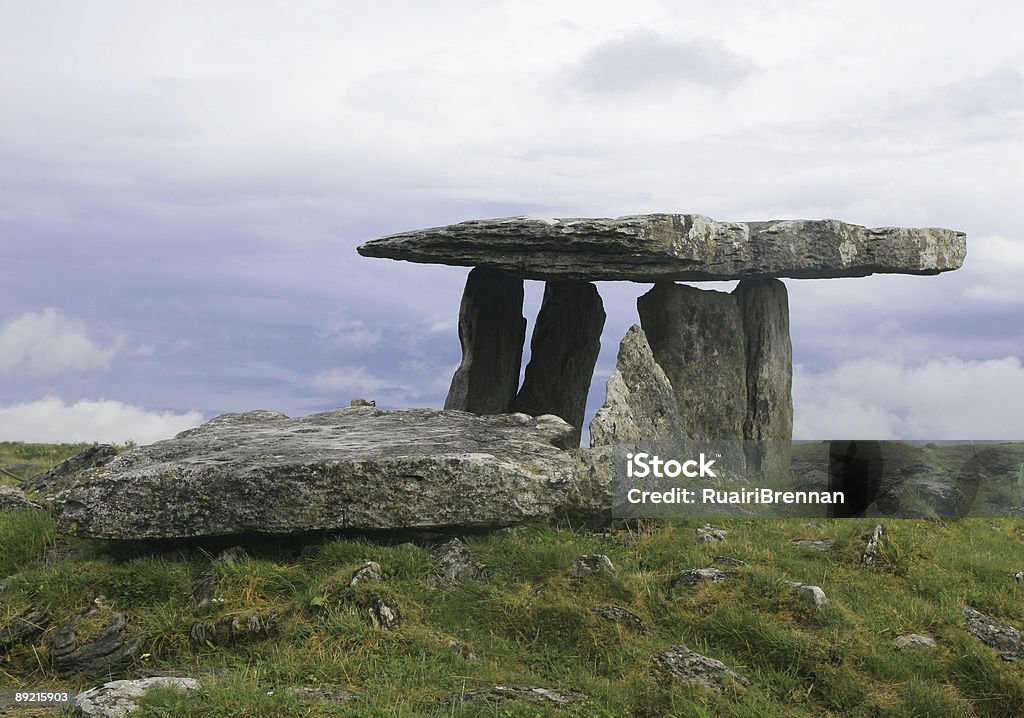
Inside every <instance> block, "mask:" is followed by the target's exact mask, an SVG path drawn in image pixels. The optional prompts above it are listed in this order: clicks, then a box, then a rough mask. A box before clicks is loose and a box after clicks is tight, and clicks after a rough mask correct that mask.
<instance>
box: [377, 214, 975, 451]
mask: <svg viewBox="0 0 1024 718" xmlns="http://www.w3.org/2000/svg"><path fill="white" fill-rule="evenodd" d="M358 251H359V253H360V254H361V255H363V256H365V257H384V258H388V259H400V260H406V261H410V262H423V263H438V264H449V265H456V266H464V267H472V268H473V269H472V270H471V271H470V273H469V277H468V279H467V281H466V288H465V291H464V293H463V296H462V306H461V309H460V312H459V338H460V341H461V343H462V364H461V365H460V366H459V368H458V370H457V371H456V372H455V376H454V378H453V379H452V383H451V389H450V390H449V393H448V398H447V401H446V402H445V408H447V409H460V410H463V411H470V412H473V413H477V414H500V413H505V412H510V411H511V412H524V413H527V414H532V415H539V414H554V415H556V416H560V417H562V418H563V419H565V420H566V421H567V422H568V423H569V424H571V425H572V426H573V427H575V428H576V430H577V434H576V436H577V439H578V437H579V435H580V432H581V430H582V425H583V419H584V413H585V410H586V400H587V394H588V392H589V389H590V382H591V379H592V376H593V370H594V365H595V364H596V362H597V355H598V350H599V348H600V345H599V338H600V335H601V331H602V329H603V327H604V319H605V314H604V307H603V303H602V301H601V298H600V296H599V295H598V292H597V288H596V287H595V285H594V284H593V283H594V282H596V281H631V282H641V283H653V284H654V287H653V288H652V289H651V290H650V291H649V292H647V293H646V294H644V295H643V296H641V297H640V298H639V299H638V300H637V309H638V310H639V318H640V325H639V328H638V329H636V330H631V333H630V334H629V335H627V337H626V339H625V340H624V344H623V347H622V348H621V350H620V359H623V358H629V357H632V359H633V360H634V366H633V369H632V370H631V371H633V372H634V373H636V365H635V363H636V362H641V363H647V364H650V363H651V362H650V359H649V358H648V357H647V356H646V355H647V354H648V353H650V354H651V356H652V357H653V363H654V364H656V365H657V367H659V368H660V369H661V370H662V371H661V372H660V373H657V376H654V374H655V373H656V372H653V367H648V369H649V370H650V371H640V374H639V375H637V376H634V377H633V379H632V380H631V381H627V382H626V386H625V387H622V386H620V387H618V389H619V390H623V389H627V388H628V389H629V390H630V391H632V392H637V391H640V392H648V393H650V392H651V391H652V389H651V387H641V386H639V384H638V383H637V380H638V379H639V377H640V376H641V375H643V376H647V378H649V379H651V380H652V381H655V382H657V383H658V384H665V382H667V386H670V387H671V391H670V392H669V393H670V394H671V398H672V399H674V401H672V400H671V399H670V398H669V396H668V395H666V396H663V397H660V398H659V399H658V401H657V404H656V406H653V407H650V408H649V410H650V412H651V413H652V414H657V415H658V416H647V417H643V416H641V418H640V419H639V421H640V424H641V425H643V424H644V423H645V422H647V423H649V421H650V420H651V419H658V420H659V422H658V423H660V427H659V430H660V431H664V432H665V433H666V434H667V435H673V436H680V437H689V438H705V439H714V440H747V441H781V442H788V441H790V440H791V439H792V433H793V401H792V345H791V342H790V336H789V300H788V295H787V292H786V285H785V284H783V283H782V282H781V281H779V278H782V277H788V278H794V279H824V278H837V277H864V276H868V275H870V274H924V275H928V274H938V273H939V272H946V271H950V270H953V269H957V268H958V267H960V266H961V265H962V264H963V261H964V258H965V256H966V253H967V244H966V235H965V234H964V233H963V232H956V231H953V230H949V229H937V228H927V229H905V228H897V227H882V228H877V229H868V228H866V227H862V226H859V225H855V224H849V223H846V222H841V221H838V220H831V219H829V220H803V219H801V220H780V221H770V222H719V221H716V220H713V219H711V218H709V217H705V216H702V215H696V214H646V215H636V216H629V217H619V218H617V219H539V218H531V217H510V218H505V219H492V220H479V221H471V222H462V223H459V224H453V225H450V226H447V227H437V228H434V229H425V230H419V231H413V232H404V233H401V234H395V235H391V236H388V237H383V238H381V239H376V240H373V241H371V242H367V243H366V244H363V245H362V246H360V247H359V250H358ZM524 279H535V280H543V281H544V282H545V287H544V298H543V301H542V303H541V307H540V311H539V313H538V316H537V321H536V324H535V326H534V329H533V335H532V337H531V340H530V357H531V358H530V363H529V365H528V366H527V367H526V372H525V376H524V379H523V383H522V386H520V385H519V373H520V366H521V361H522V354H523V345H524V342H525V336H526V320H525V319H524V317H523V315H522V307H523V280H524ZM721 280H739V283H738V284H737V286H736V288H735V289H734V290H733V291H732V292H731V293H725V292H719V291H708V290H701V289H697V288H696V287H693V286H690V285H686V284H678V283H677V282H680V281H683V282H700V281H721ZM623 353H625V357H624V356H623ZM621 370H623V367H620V376H618V377H616V378H615V381H616V382H618V383H621V380H622V379H623V376H622V374H621ZM626 371H630V370H629V369H626ZM662 374H663V376H662ZM656 393H657V392H656ZM609 421H610V417H608V416H607V412H605V416H604V417H602V419H601V422H600V424H601V426H599V427H598V431H597V432H596V433H597V437H595V436H594V433H593V431H592V435H591V439H592V443H593V441H594V440H595V438H596V439H597V441H599V442H602V443H611V442H612V441H614V440H615V439H616V431H615V429H614V428H612V426H611V425H610V424H609ZM627 423H629V422H627ZM634 428H635V427H634ZM609 431H610V432H611V433H610V434H609ZM627 433H628V431H627ZM646 438H656V437H653V436H648V437H646Z"/></svg>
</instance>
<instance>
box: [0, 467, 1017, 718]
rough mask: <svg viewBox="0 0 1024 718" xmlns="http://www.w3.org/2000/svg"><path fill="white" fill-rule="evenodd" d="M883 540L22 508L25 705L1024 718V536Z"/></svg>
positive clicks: (747, 531) (983, 529) (264, 711)
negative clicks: (288, 524)
mask: <svg viewBox="0 0 1024 718" xmlns="http://www.w3.org/2000/svg"><path fill="white" fill-rule="evenodd" d="M15 448H17V447H15ZM76 448H77V447H76ZM8 451H9V452H11V451H14V452H15V453H17V452H16V451H15V449H11V448H10V447H8ZM58 453H59V451H58ZM66 453H73V451H70V450H68V451H67V452H66ZM19 456H20V454H18V455H11V454H10V453H9V454H8V455H2V454H0V460H2V461H3V462H4V466H8V467H14V468H12V469H7V471H9V472H10V473H12V474H15V475H19V474H22V475H24V474H27V473H30V472H36V473H37V472H38V471H39V470H40V469H41V468H45V466H43V467H40V466H39V464H40V463H41V464H44V465H51V464H54V463H56V462H57V461H58V460H59V459H60V458H62V457H60V456H55V455H50V456H49V457H48V458H46V459H39V460H38V463H35V464H33V465H32V468H31V469H18V468H17V465H18V464H19V463H22V464H31V463H32V462H30V461H21V460H19ZM13 481H14V480H13V479H11V482H12V483H13ZM29 498H32V499H37V500H40V501H42V499H41V498H40V494H33V493H30V494H29ZM876 525H877V522H876V521H871V520H821V521H798V520H792V521H766V520H758V521H740V520H734V521H729V522H724V523H716V524H715V525H704V524H702V523H701V522H692V523H686V522H674V523H669V522H665V523H660V524H659V523H653V522H652V523H641V524H635V525H632V526H628V527H627V526H618V527H614V528H612V529H608V530H593V529H581V528H577V527H574V526H570V525H565V524H562V525H559V526H550V525H547V524H531V525H526V526H521V527H517V528H507V529H500V530H497V531H488V532H479V533H465V532H463V533H462V534H461V535H457V536H456V535H453V534H451V533H430V532H423V531H421V532H396V531H385V532H373V533H364V534H338V533H335V534H323V533H321V534H308V535H303V536H289V537H276V538H266V537H264V538H255V537H233V538H231V539H221V540H211V539H207V540H205V541H203V542H201V543H192V542H182V541H179V542H176V543H173V544H167V543H136V542H132V543H123V542H112V541H101V540H95V539H81V538H72V537H66V536H62V535H59V534H56V533H55V524H54V519H53V518H52V517H51V515H50V513H49V512H47V511H46V510H40V509H35V508H31V507H29V508H11V509H5V510H2V511H0V574H2V576H0V577H6V578H3V580H0V690H2V689H5V688H13V687H38V688H42V687H48V688H63V689H68V690H70V691H71V692H73V693H75V694H80V697H79V699H78V706H77V708H76V710H77V712H78V714H79V715H97V716H100V715H123V714H124V712H125V711H126V710H128V709H129V708H131V709H135V708H136V707H137V711H136V712H133V713H132V715H133V716H139V717H145V716H224V717H227V716H234V717H241V716H257V715H258V716H295V715H302V716H341V715H345V716H380V715H389V716H431V715H433V716H452V715H459V716H495V715H500V716H537V715H540V716H625V715H637V716H652V717H653V716H705V715H707V716H710V715H714V716H718V715H723V716H830V715H831V716H849V715H853V716H921V715H931V716H964V715H967V716H1012V715H1018V711H1019V707H1020V705H1022V704H1024V676H1022V674H1021V668H1020V663H1019V661H1020V659H1021V657H1022V656H1024V643H1022V637H1021V633H1020V630H1019V629H1021V628H1024V608H1022V606H1024V602H1022V601H1021V598H1022V597H1024V594H1022V591H1024V584H1022V580H1018V579H1016V578H1015V577H1014V574H1016V573H1018V572H1019V571H1021V570H1024V527H1022V525H1021V522H1020V521H1012V520H999V521H986V520H980V519H978V520H968V521H959V522H947V523H942V522H937V521H923V520H889V521H886V522H885V523H884V525H883V527H882V530H881V531H877V530H876ZM872 537H874V538H875V539H876V540H875V541H874V544H873V548H872V549H871V550H870V551H868V544H869V542H870V540H871V539H872ZM866 556H869V557H870V558H869V560H865V557H866ZM4 710H7V709H3V708H0V713H2V712H3V711H4ZM34 714H35V715H58V714H59V713H58V711H56V710H51V711H45V710H44V711H42V712H39V711H36V712H35V713H34ZM11 715H33V713H29V712H21V713H18V712H12V713H11Z"/></svg>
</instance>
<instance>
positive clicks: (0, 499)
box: [0, 484, 43, 511]
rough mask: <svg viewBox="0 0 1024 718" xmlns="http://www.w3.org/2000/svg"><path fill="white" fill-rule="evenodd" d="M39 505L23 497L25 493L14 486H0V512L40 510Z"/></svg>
mask: <svg viewBox="0 0 1024 718" xmlns="http://www.w3.org/2000/svg"><path fill="white" fill-rule="evenodd" d="M41 508H43V507H42V506H40V505H39V504H36V503H33V502H31V501H29V500H28V497H27V496H25V492H24V491H22V490H21V489H19V488H16V487H14V486H8V485H7V484H0V511H4V510H14V509H41Z"/></svg>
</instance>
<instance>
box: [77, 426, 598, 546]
mask: <svg viewBox="0 0 1024 718" xmlns="http://www.w3.org/2000/svg"><path fill="white" fill-rule="evenodd" d="M571 434H572V427H571V426H570V425H569V424H566V423H565V422H564V421H562V420H561V419H559V418H558V417H554V416H542V417H529V416H526V415H525V414H506V415H500V416H474V415H472V414H468V413H465V412H454V411H433V410H429V409H410V410H407V411H383V410H380V409H376V408H373V407H348V408H344V409H336V410H334V411H329V412H324V413H321V414H314V415H311V416H306V417H302V418H297V419H288V418H287V417H285V416H284V415H283V414H277V413H274V412H248V413H245V414H226V415H224V416H221V417H218V418H216V419H213V420H212V421H209V422H207V423H206V424H203V425H202V426H200V427H198V428H196V429H191V430H189V431H185V432H182V433H181V434H179V435H178V436H177V437H175V438H174V439H169V440H167V441H162V442H159V443H157V444H153V445H151V446H145V447H139V448H137V449H133V450H132V451H129V452H126V453H125V454H122V455H121V456H119V457H118V458H117V459H115V460H113V461H111V462H110V463H109V464H107V465H106V466H103V467H101V468H98V469H94V470H92V471H91V472H90V473H89V474H88V476H87V477H85V478H84V479H83V481H81V482H80V483H78V484H76V485H75V486H74V487H72V488H71V489H69V490H68V491H66V492H64V493H63V494H61V495H60V496H59V499H58V509H59V512H60V513H59V517H58V528H59V530H61V531H63V532H65V533H71V534H76V535H80V536H92V537H98V538H111V539H145V538H184V537H191V536H218V535H229V534H238V533H267V534H283V533H292V532H302V531H314V530H323V529H343V528H351V529H392V528H440V527H443V528H451V527H466V528H484V527H499V526H508V525H514V524H517V523H524V522H529V521H536V520H545V519H549V518H551V517H553V516H556V515H559V514H560V513H561V512H562V510H563V508H564V507H566V506H570V505H575V504H576V503H577V502H578V501H579V500H580V497H579V495H578V490H577V484H576V481H575V477H576V473H577V471H578V470H579V469H578V466H577V464H576V461H575V459H574V457H573V455H572V454H571V453H570V452H567V451H563V450H561V449H560V448H558V446H559V445H564V442H565V440H566V438H567V437H569V436H570V435H571Z"/></svg>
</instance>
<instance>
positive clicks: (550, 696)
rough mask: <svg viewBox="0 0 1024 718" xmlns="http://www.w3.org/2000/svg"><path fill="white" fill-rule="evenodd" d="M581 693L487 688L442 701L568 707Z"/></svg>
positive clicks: (508, 687)
mask: <svg viewBox="0 0 1024 718" xmlns="http://www.w3.org/2000/svg"><path fill="white" fill-rule="evenodd" d="M584 697H585V696H584V695H583V694H582V693H576V692H575V691H569V690H565V689H563V688H539V687H537V686H523V685H518V686H502V685H496V686H487V687H486V688H477V689H475V690H471V691H463V692H462V693H457V694H455V695H453V696H449V697H448V698H446V699H444V701H443V702H444V703H447V704H451V703H474V702H480V701H486V702H490V703H495V702H498V701H503V700H516V701H527V702H529V703H552V704H554V705H558V706H565V705H569V704H570V703H575V702H576V701H579V700H582V699H583V698H584Z"/></svg>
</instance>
